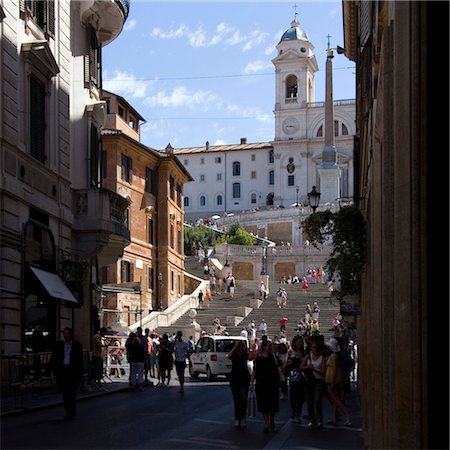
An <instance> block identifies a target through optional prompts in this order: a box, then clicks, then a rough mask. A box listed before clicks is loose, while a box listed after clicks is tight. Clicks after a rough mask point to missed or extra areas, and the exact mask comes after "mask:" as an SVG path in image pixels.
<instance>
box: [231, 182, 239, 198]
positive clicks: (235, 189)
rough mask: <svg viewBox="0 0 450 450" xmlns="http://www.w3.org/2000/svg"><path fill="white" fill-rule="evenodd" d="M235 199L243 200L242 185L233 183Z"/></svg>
mask: <svg viewBox="0 0 450 450" xmlns="http://www.w3.org/2000/svg"><path fill="white" fill-rule="evenodd" d="M233 198H241V183H233Z"/></svg>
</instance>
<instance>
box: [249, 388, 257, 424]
mask: <svg viewBox="0 0 450 450" xmlns="http://www.w3.org/2000/svg"><path fill="white" fill-rule="evenodd" d="M255 415H256V396H255V391H254V390H253V389H250V390H249V391H248V397H247V417H255Z"/></svg>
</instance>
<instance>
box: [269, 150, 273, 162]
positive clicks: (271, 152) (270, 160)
mask: <svg viewBox="0 0 450 450" xmlns="http://www.w3.org/2000/svg"><path fill="white" fill-rule="evenodd" d="M269 164H273V150H269Z"/></svg>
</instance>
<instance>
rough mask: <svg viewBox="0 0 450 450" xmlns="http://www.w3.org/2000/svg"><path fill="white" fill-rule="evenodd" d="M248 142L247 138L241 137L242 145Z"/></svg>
mask: <svg viewBox="0 0 450 450" xmlns="http://www.w3.org/2000/svg"><path fill="white" fill-rule="evenodd" d="M246 143H247V138H245V137H244V138H241V145H243V144H246Z"/></svg>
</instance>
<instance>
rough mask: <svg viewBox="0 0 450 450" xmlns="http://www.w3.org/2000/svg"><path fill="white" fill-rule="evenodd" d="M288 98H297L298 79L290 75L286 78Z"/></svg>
mask: <svg viewBox="0 0 450 450" xmlns="http://www.w3.org/2000/svg"><path fill="white" fill-rule="evenodd" d="M286 98H287V99H288V98H297V77H296V76H295V75H289V76H288V77H287V78H286Z"/></svg>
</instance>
